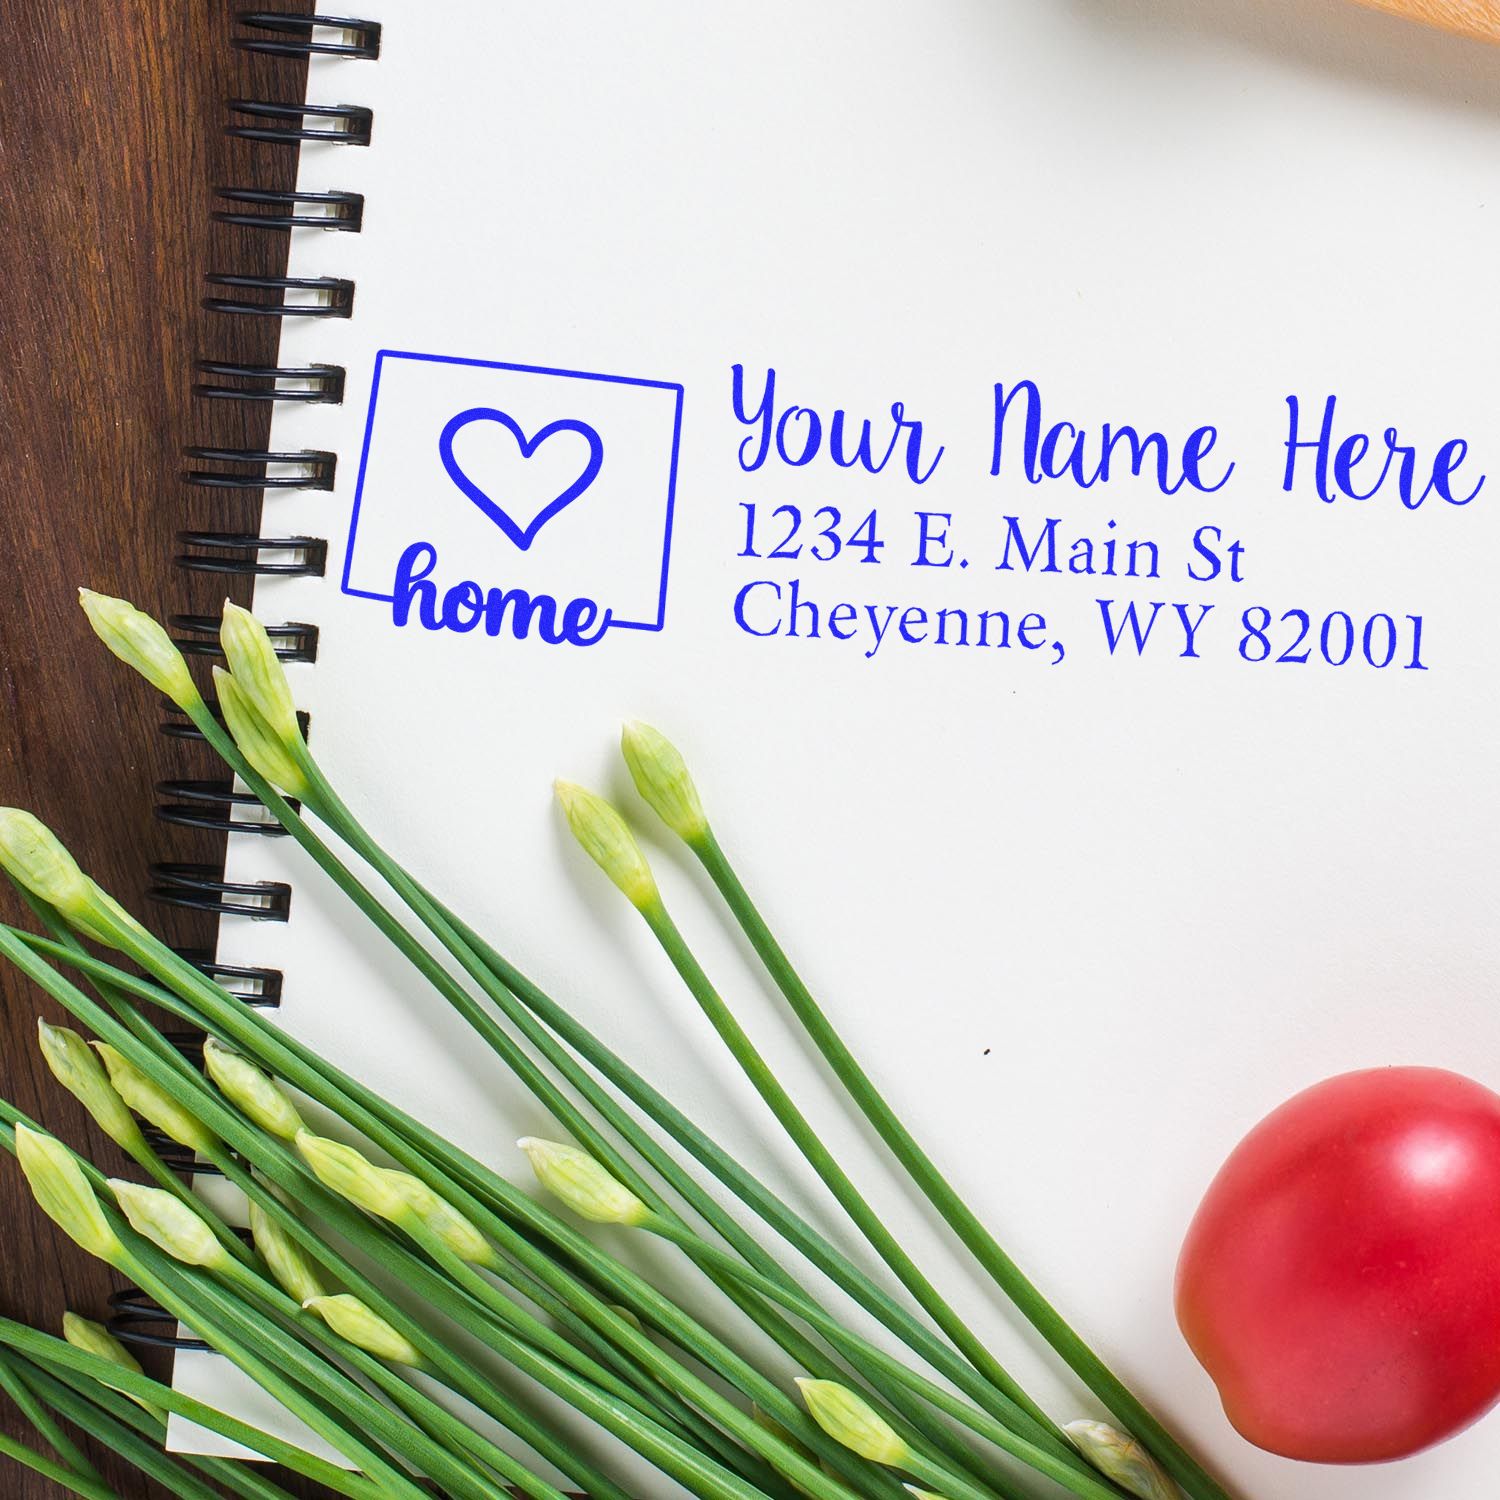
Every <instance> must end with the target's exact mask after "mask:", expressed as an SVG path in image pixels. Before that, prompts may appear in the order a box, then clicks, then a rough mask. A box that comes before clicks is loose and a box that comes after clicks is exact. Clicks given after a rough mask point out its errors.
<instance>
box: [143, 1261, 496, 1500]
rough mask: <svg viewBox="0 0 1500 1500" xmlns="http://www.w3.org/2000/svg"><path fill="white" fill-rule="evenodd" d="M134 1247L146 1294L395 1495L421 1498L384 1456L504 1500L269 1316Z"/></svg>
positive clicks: (477, 1494)
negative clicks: (291, 1336) (285, 1332)
mask: <svg viewBox="0 0 1500 1500" xmlns="http://www.w3.org/2000/svg"><path fill="white" fill-rule="evenodd" d="M123 1237H124V1236H123V1235H122V1238H123ZM127 1243H128V1241H127ZM132 1250H133V1251H136V1253H137V1257H138V1260H139V1262H140V1264H139V1265H138V1266H137V1267H136V1268H135V1269H134V1271H133V1274H134V1275H135V1276H136V1278H137V1280H138V1282H139V1284H140V1287H141V1290H142V1291H144V1292H145V1293H146V1295H147V1296H148V1297H152V1298H154V1299H155V1300H156V1301H157V1302H158V1303H159V1304H160V1305H161V1306H162V1307H164V1308H165V1309H166V1310H167V1311H168V1312H169V1313H171V1314H172V1316H173V1317H175V1318H177V1319H179V1320H180V1321H181V1322H183V1323H185V1324H186V1325H187V1326H188V1327H190V1328H191V1329H192V1330H193V1332H194V1333H196V1334H197V1335H198V1336H199V1337H200V1338H202V1339H204V1340H206V1341H207V1342H208V1343H210V1344H211V1345H213V1347H214V1348H215V1349H217V1350H218V1351H219V1352H220V1353H221V1354H223V1355H226V1356H227V1357H228V1358H229V1359H230V1360H232V1361H233V1362H234V1363H235V1364H236V1365H238V1366H239V1368H240V1369H242V1370H243V1371H244V1372H245V1374H247V1375H248V1376H249V1377H250V1378H251V1379H252V1380H253V1381H255V1383H256V1384H257V1385H258V1386H260V1388H261V1389H262V1390H264V1391H265V1392H267V1394H269V1395H272V1396H274V1397H275V1398H276V1399H277V1400H278V1401H280V1402H281V1403H282V1405H284V1406H285V1407H286V1408H287V1409H288V1410H289V1411H290V1412H291V1413H292V1414H293V1415H294V1416H297V1417H300V1418H301V1419H302V1421H304V1422H305V1423H307V1425H308V1426H309V1427H311V1428H312V1430H313V1431H314V1432H316V1433H317V1434H318V1436H319V1437H321V1438H323V1439H324V1440H325V1441H326V1442H329V1443H332V1444H333V1445H334V1447H336V1448H337V1449H338V1451H339V1452H340V1453H342V1454H343V1455H344V1457H345V1458H347V1459H349V1460H350V1462H352V1463H354V1464H355V1465H356V1466H357V1467H359V1468H360V1469H362V1470H363V1471H364V1472H365V1473H366V1474H369V1475H371V1476H372V1477H374V1478H378V1479H380V1480H382V1481H383V1482H384V1483H385V1484H386V1485H387V1486H388V1487H389V1488H390V1489H391V1490H392V1491H393V1492H394V1493H396V1494H399V1495H406V1496H408V1497H409V1500H422V1492H421V1490H420V1489H419V1488H418V1487H417V1486H416V1485H415V1484H413V1483H412V1482H411V1481H410V1480H408V1479H406V1478H405V1476H404V1475H403V1474H402V1473H401V1471H400V1470H399V1469H398V1468H396V1467H395V1465H394V1463H393V1462H392V1461H391V1460H389V1459H387V1458H386V1457H385V1456H384V1452H389V1453H390V1454H393V1455H395V1456H396V1457H398V1458H399V1459H401V1460H404V1461H406V1462H409V1463H410V1464H412V1466H413V1467H414V1468H415V1469H416V1471H417V1472H418V1473H420V1474H424V1475H426V1476H427V1477H429V1478H431V1479H435V1480H437V1481H438V1483H440V1484H441V1485H443V1486H444V1488H446V1489H449V1490H451V1491H452V1492H453V1493H454V1494H455V1496H456V1497H458V1500H505V1497H504V1491H502V1490H500V1489H499V1487H498V1486H496V1485H493V1484H491V1483H490V1482H488V1481H487V1480H485V1479H483V1478H482V1476H480V1475H479V1474H478V1473H477V1472H476V1471H474V1470H473V1469H472V1468H471V1467H470V1466H469V1465H468V1464H465V1463H463V1462H461V1461H460V1460H458V1459H456V1458H455V1457H454V1456H453V1455H452V1454H450V1453H448V1452H447V1451H446V1450H444V1449H443V1448H442V1447H441V1445H439V1444H438V1443H435V1442H433V1441H432V1439H430V1438H429V1437H427V1435H426V1434H425V1433H423V1432H421V1431H420V1430H419V1429H418V1428H416V1427H415V1426H413V1425H412V1424H411V1423H410V1422H409V1421H407V1420H406V1419H405V1418H403V1417H401V1416H399V1415H398V1414H397V1413H395V1412H393V1411H392V1410H391V1409H390V1408H389V1407H387V1406H385V1405H384V1404H383V1403H381V1402H379V1401H377V1400H376V1399H375V1398H374V1397H373V1396H371V1395H370V1394H369V1392H368V1391H366V1390H365V1389H364V1388H363V1387H362V1386H360V1385H358V1384H357V1383H356V1382H355V1381H353V1380H351V1379H350V1378H349V1377H348V1376H347V1375H345V1374H344V1373H343V1372H342V1371H340V1370H338V1369H337V1368H336V1367H335V1366H334V1365H332V1364H330V1363H329V1362H328V1361H327V1360H325V1359H322V1358H320V1357H318V1356H315V1355H313V1354H311V1353H309V1352H308V1351H307V1350H306V1349H304V1348H303V1347H302V1346H301V1345H300V1344H298V1343H297V1342H296V1341H295V1340H294V1339H292V1338H290V1337H288V1336H287V1335H286V1334H284V1333H283V1332H282V1330H281V1329H279V1328H278V1327H277V1326H276V1325H275V1324H274V1323H272V1322H271V1321H270V1320H269V1319H267V1318H265V1317H261V1316H257V1315H255V1314H254V1313H252V1311H251V1310H250V1309H249V1308H248V1307H247V1306H246V1304H245V1303H244V1302H243V1301H242V1300H241V1299H239V1298H237V1297H234V1296H232V1295H229V1294H227V1293H225V1292H223V1291H221V1290H220V1289H219V1288H218V1287H217V1286H216V1285H215V1284H214V1283H213V1281H211V1280H210V1279H209V1278H208V1277H207V1276H205V1275H201V1274H198V1273H195V1272H190V1271H188V1270H187V1268H185V1267H182V1266H179V1265H178V1264H177V1262H175V1261H172V1260H170V1259H169V1258H168V1257H166V1256H164V1255H159V1254H149V1253H148V1250H149V1247H146V1246H144V1245H143V1246H141V1247H140V1248H139V1249H138V1250H137V1247H134V1246H133V1247H132ZM335 1413H337V1415H334V1414H335ZM360 1434H364V1436H361V1435H360ZM372 1444H378V1445H379V1446H378V1448H377V1447H375V1446H372ZM381 1450H384V1452H382V1451H381Z"/></svg>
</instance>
